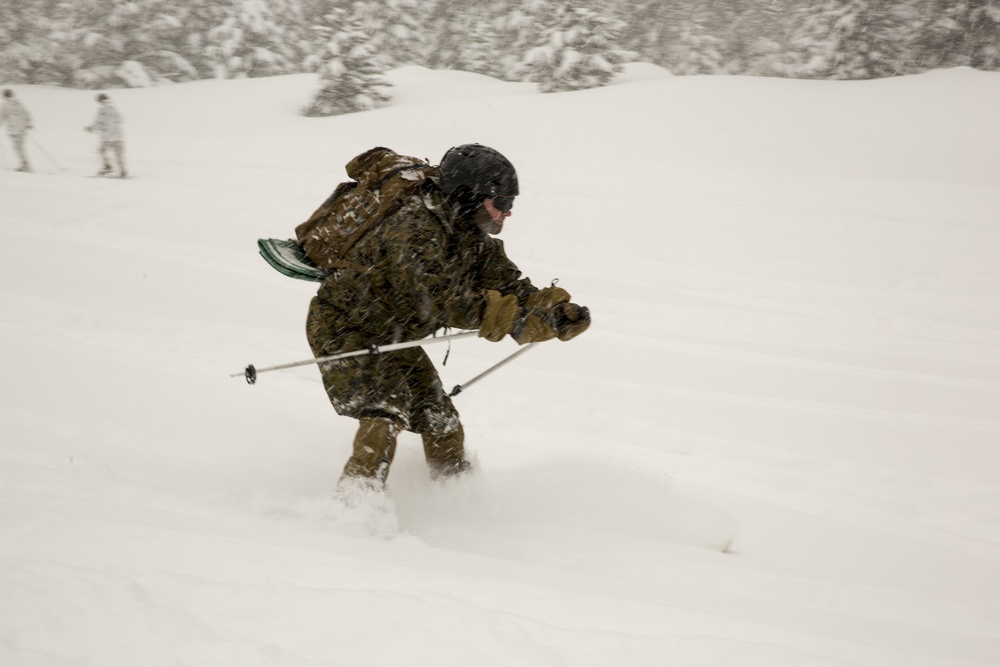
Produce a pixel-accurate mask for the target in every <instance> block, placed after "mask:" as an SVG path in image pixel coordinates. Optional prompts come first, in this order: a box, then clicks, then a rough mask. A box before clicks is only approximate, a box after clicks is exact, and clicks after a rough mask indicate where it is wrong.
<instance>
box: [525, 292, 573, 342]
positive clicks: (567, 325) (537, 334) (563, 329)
mask: <svg viewBox="0 0 1000 667" xmlns="http://www.w3.org/2000/svg"><path fill="white" fill-rule="evenodd" d="M569 299H570V296H569V292H567V291H566V290H564V289H563V288H561V287H556V286H555V285H553V286H551V287H546V288H544V289H540V290H538V291H537V292H535V293H534V294H532V295H531V296H529V297H528V298H527V299H526V300H525V302H524V310H523V311H522V315H521V318H520V319H519V320H518V323H517V325H516V326H515V327H514V331H513V333H512V334H511V335H512V336H513V337H514V340H516V341H517V342H518V343H519V344H521V345H523V344H524V343H539V342H542V341H546V340H551V339H553V338H558V339H559V340H563V341H566V340H570V339H572V338H576V337H577V336H579V335H580V334H582V333H583V332H584V331H586V330H587V327H589V326H590V311H589V310H588V309H587V308H585V307H584V306H580V305H578V304H575V303H572V302H570V300H569Z"/></svg>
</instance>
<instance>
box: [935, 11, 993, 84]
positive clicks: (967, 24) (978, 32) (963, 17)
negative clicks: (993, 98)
mask: <svg viewBox="0 0 1000 667" xmlns="http://www.w3.org/2000/svg"><path fill="white" fill-rule="evenodd" d="M917 46H918V47H919V48H920V51H921V55H922V58H921V60H922V61H923V62H924V63H925V64H926V66H929V67H955V66H959V65H967V66H970V67H976V68H979V69H984V70H998V69H1000V0H933V1H932V3H931V11H930V12H929V17H928V19H927V21H926V23H925V24H924V26H923V35H922V38H921V39H920V41H919V42H918V44H917Z"/></svg>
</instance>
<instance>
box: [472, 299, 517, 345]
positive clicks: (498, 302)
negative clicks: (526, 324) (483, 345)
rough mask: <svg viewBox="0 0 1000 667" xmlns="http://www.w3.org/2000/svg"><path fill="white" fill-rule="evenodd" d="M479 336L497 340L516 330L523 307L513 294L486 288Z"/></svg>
mask: <svg viewBox="0 0 1000 667" xmlns="http://www.w3.org/2000/svg"><path fill="white" fill-rule="evenodd" d="M484 301H485V302H484V304H483V317H482V322H481V323H480V325H479V337H480V338H485V339H486V340H488V341H492V342H494V343H495V342H497V341H498V340H500V339H502V338H503V337H504V336H506V335H507V334H509V333H511V332H512V331H513V330H514V325H515V324H516V323H517V319H518V316H519V315H520V312H521V308H520V306H518V305H517V297H516V296H514V295H513V294H508V295H507V296H504V295H502V294H500V292H498V291H496V290H492V289H491V290H486V294H485V299H484Z"/></svg>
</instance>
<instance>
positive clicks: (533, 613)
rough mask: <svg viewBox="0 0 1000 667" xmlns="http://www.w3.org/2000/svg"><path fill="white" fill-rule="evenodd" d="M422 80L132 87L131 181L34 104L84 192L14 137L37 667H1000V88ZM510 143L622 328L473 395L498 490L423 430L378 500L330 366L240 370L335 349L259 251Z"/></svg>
mask: <svg viewBox="0 0 1000 667" xmlns="http://www.w3.org/2000/svg"><path fill="white" fill-rule="evenodd" d="M389 79H390V80H391V81H392V82H393V83H394V84H395V88H394V89H393V91H392V92H393V94H394V95H395V97H396V102H395V103H394V104H393V105H391V106H389V107H386V108H383V109H379V110H374V111H369V112H365V113H358V114H350V115H345V116H339V117H332V118H323V119H307V118H303V117H301V116H299V115H297V110H298V109H299V108H300V107H301V106H302V105H303V104H305V103H306V102H307V101H308V99H309V98H310V96H311V94H312V92H313V90H314V88H315V85H316V83H315V78H314V77H312V76H306V75H301V76H287V77H277V78H270V79H254V80H234V81H202V82H197V83H190V84H182V85H173V86H164V87H158V88H148V89H134V90H121V91H112V92H111V96H112V98H113V99H114V101H115V103H116V105H117V107H118V108H119V109H120V110H121V111H122V113H123V115H124V117H125V120H126V123H125V131H126V137H127V153H128V159H129V161H130V171H131V172H132V173H133V174H134V175H135V178H134V179H130V180H125V181H118V180H107V179H95V178H87V176H90V175H92V174H93V173H94V172H95V171H96V157H95V152H94V150H95V145H94V143H93V142H94V141H95V139H94V137H93V136H92V135H88V134H86V133H84V132H83V131H82V128H83V127H84V126H85V125H87V124H88V123H89V122H90V120H91V119H92V118H93V115H94V113H95V112H96V104H95V103H94V101H93V93H92V92H88V91H78V90H65V89H56V88H46V87H32V86H15V87H14V89H15V91H16V92H17V94H18V96H19V97H20V98H21V99H22V101H23V102H24V103H25V104H26V105H27V107H28V108H29V110H30V111H31V112H32V114H33V115H34V119H35V127H36V128H37V133H36V134H35V135H34V136H35V139H36V142H37V143H30V142H29V149H30V151H31V156H32V159H33V161H34V164H35V166H36V168H38V170H39V171H40V172H44V171H48V172H52V173H48V174H47V173H36V174H21V173H15V172H13V171H11V170H10V169H11V167H12V166H14V165H13V156H12V155H11V152H10V150H9V144H7V143H4V153H3V156H4V157H5V160H6V165H5V166H6V169H4V170H3V171H0V204H2V205H0V239H2V243H3V246H4V247H5V248H6V249H7V251H6V252H5V253H4V261H3V262H2V264H0V275H2V286H3V287H2V290H0V312H2V313H3V314H2V316H0V342H2V344H0V368H2V370H3V377H4V382H3V383H2V384H0V427H2V433H3V436H2V439H0V522H2V526H3V529H2V531H0V664H3V665H17V666H22V665H31V666H36V665H37V666H49V665H101V666H107V665H199V666H200V665H213V666H214V665H240V666H241V667H242V666H247V665H280V666H289V665H294V666H299V665H303V666H305V665H309V666H313V665H351V666H357V665H389V664H392V665H430V664H433V665H438V666H447V665H462V666H465V665H470V664H475V665H514V664H516V665H546V666H547V665H574V666H576V665H613V664H614V665H617V664H620V665H726V666H730V665H767V666H768V667H785V666H788V667H812V666H820V665H822V666H831V665H866V666H878V667H883V666H889V665H906V666H908V667H909V666H940V667H959V666H971V665H977V666H978V665H981V666H987V665H989V666H992V665H996V664H1000V577H998V576H997V574H998V565H997V563H998V562H1000V560H998V559H1000V512H998V508H1000V446H998V445H1000V289H998V288H1000V261H998V260H1000V133H998V132H997V131H996V113H995V111H996V109H997V108H1000V74H996V73H983V72H977V71H973V70H969V69H956V70H948V71H938V72H931V73H927V74H923V75H919V76H912V77H904V78H897V79H892V80H884V81H866V82H819V81H791V80H770V79H755V78H738V77H721V76H720V77H671V76H669V75H667V74H666V73H665V72H664V71H663V70H660V69H658V68H651V67H648V66H630V67H629V69H628V71H627V72H626V73H625V74H624V75H623V76H622V77H620V79H619V80H618V81H617V82H616V84H615V85H613V86H609V87H606V88H602V89H597V90H589V91H579V92H573V93H564V94H552V95H542V94H538V93H535V92H534V91H533V89H532V87H531V86H530V85H528V84H516V83H515V84H512V83H504V82H500V81H492V80H490V79H486V78H484V77H479V76H475V75H469V74H465V73H460V72H430V71H428V70H424V69H421V68H405V69H401V70H396V71H393V72H390V73H389ZM473 141H477V142H481V143H485V144H489V145H492V146H494V147H496V148H497V149H499V150H500V151H501V152H503V153H504V154H505V155H507V156H508V157H509V158H511V159H512V160H513V161H514V163H515V164H516V165H517V167H518V170H519V175H520V177H521V184H522V196H521V197H519V199H518V202H517V205H516V206H515V208H514V216H513V217H512V218H511V221H510V222H509V224H508V225H507V228H506V230H505V231H504V235H503V238H504V239H505V243H506V246H507V250H508V253H509V255H510V256H511V257H512V258H513V259H514V260H515V261H516V262H517V263H518V265H519V266H520V267H521V268H522V269H523V270H524V271H525V273H526V274H527V275H529V276H531V277H532V279H533V280H534V282H535V283H536V284H539V285H542V284H547V283H548V282H549V281H551V280H552V279H555V278H558V279H559V280H560V285H561V286H563V287H565V288H566V289H568V290H569V291H570V292H571V293H572V294H573V297H574V300H576V301H578V302H580V303H583V304H585V305H587V306H589V307H590V308H591V311H592V313H593V317H594V325H593V326H592V327H591V330H590V331H588V332H587V333H586V334H585V335H583V336H581V337H580V338H578V339H576V340H574V341H571V342H569V343H559V342H552V343H547V344H545V345H541V346H538V347H537V349H533V350H531V351H530V352H528V353H527V354H526V355H524V356H522V357H520V358H519V359H518V360H516V361H515V362H514V363H512V364H510V365H508V366H505V367H504V368H503V369H501V370H500V371H498V372H497V373H496V374H494V375H491V376H490V377H488V378H487V379H485V380H483V381H482V382H480V383H478V384H477V385H476V386H474V387H472V388H470V389H469V390H468V391H467V392H463V393H462V395H460V396H458V397H457V398H456V403H457V405H458V407H459V409H460V410H461V412H462V414H463V419H464V422H465V425H466V432H467V436H468V443H469V446H470V449H471V450H473V451H474V453H475V456H476V460H477V463H478V467H479V469H478V472H477V474H476V475H475V476H474V477H472V478H469V479H467V480H460V481H457V482H455V483H451V484H447V485H444V486H439V485H435V484H432V483H431V482H430V481H429V480H428V478H427V473H426V467H425V465H424V463H423V460H422V454H421V451H420V446H419V440H418V439H417V438H416V436H413V435H412V434H404V436H403V437H402V439H401V442H400V448H399V453H398V454H397V461H396V464H395V465H394V467H393V470H392V475H391V476H390V488H391V499H388V500H387V502H386V504H385V505H384V506H381V507H377V506H364V505H362V506H359V507H356V508H354V509H353V510H348V509H346V508H344V507H343V506H341V505H338V504H337V503H336V502H335V501H334V500H333V489H334V484H335V482H336V480H337V477H338V475H339V473H340V469H341V467H342V466H343V463H344V461H345V460H346V457H347V454H348V451H349V447H350V441H351V437H352V435H353V431H354V423H353V422H351V421H350V420H346V419H342V418H340V417H338V416H337V415H336V414H335V413H334V412H333V410H332V409H331V408H330V406H329V404H328V402H327V400H326V397H325V395H324V393H323V390H322V386H321V384H320V383H319V378H318V373H317V371H316V369H315V368H314V367H311V366H306V367H302V368H296V369H291V370H287V371H278V372H273V373H266V374H261V376H260V378H259V380H258V383H257V385H256V386H253V387H249V386H247V385H246V383H245V382H244V381H243V380H242V379H241V378H240V377H235V378H234V377H231V375H232V374H237V375H238V374H240V373H241V372H242V369H243V367H244V366H245V365H246V364H247V363H250V362H253V363H255V364H257V365H258V366H267V365H273V364H278V363H284V362H289V361H295V360H299V359H307V358H309V356H310V352H309V349H308V346H307V344H306V342H305V337H304V332H303V323H304V318H305V311H306V308H307V306H308V302H309V299H310V298H311V295H312V294H313V292H314V286H313V285H311V284H308V283H304V282H299V281H294V280H291V279H288V278H285V277H283V276H281V275H279V274H278V273H276V272H274V271H272V270H271V269H269V268H268V267H267V265H266V264H265V263H264V262H263V261H262V260H261V259H260V257H258V256H257V253H256V248H255V241H256V239H257V238H258V237H278V238H286V237H288V236H290V235H291V234H292V233H293V228H294V226H295V225H296V224H298V223H299V222H301V221H302V220H304V219H305V218H306V217H307V216H308V215H309V214H310V213H311V212H312V210H313V209H314V208H315V207H316V206H317V205H318V204H319V203H320V202H321V201H322V200H323V199H324V198H325V197H326V195H327V194H328V192H329V191H330V190H331V189H332V187H333V186H334V185H335V184H336V183H337V182H339V181H341V180H343V179H344V172H343V165H344V164H346V162H347V161H348V160H349V159H350V158H351V157H352V156H354V155H355V154H356V153H359V152H361V151H363V150H366V149H368V148H370V147H372V146H375V145H385V146H390V147H392V148H394V149H396V150H399V151H401V152H404V153H407V154H410V155H418V156H422V157H428V158H430V159H432V160H435V161H436V160H437V159H439V158H440V156H441V155H443V153H444V151H445V150H446V149H447V148H449V147H450V146H453V145H456V144H460V143H466V142H473ZM39 146H41V147H43V148H44V149H45V150H46V151H47V152H48V154H49V155H50V156H51V158H53V159H54V160H55V163H57V165H58V168H57V167H56V165H54V164H53V162H52V160H49V159H47V158H46V157H45V155H44V154H43V153H42V152H40V150H39V149H38V147H39ZM516 349H517V348H516V345H514V344H513V343H512V342H510V341H506V342H502V343H498V344H490V343H487V342H484V341H481V340H476V339H472V340H468V339H466V340H461V341H457V342H455V343H454V344H453V345H452V347H451V353H450V358H449V361H448V365H447V366H445V367H443V369H442V377H443V380H444V382H445V385H446V386H447V387H451V386H453V385H455V384H461V383H464V382H466V381H467V380H469V379H470V378H471V377H473V376H474V375H476V374H477V373H479V372H480V371H481V370H483V369H484V368H486V367H487V366H489V365H491V364H493V363H495V362H496V361H498V360H500V359H501V358H503V357H504V356H506V355H508V354H510V353H512V352H513V351H515V350H516ZM428 350H429V353H430V354H431V355H432V358H434V359H435V360H437V361H438V362H440V361H441V360H442V359H443V357H444V353H445V348H444V346H434V347H431V348H428ZM730 539H731V540H733V545H732V548H731V550H730V553H725V554H724V553H721V552H720V551H719V548H720V547H721V546H722V545H723V544H724V543H725V542H726V541H728V540H730Z"/></svg>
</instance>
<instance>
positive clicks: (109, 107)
mask: <svg viewBox="0 0 1000 667" xmlns="http://www.w3.org/2000/svg"><path fill="white" fill-rule="evenodd" d="M97 103H98V104H100V105H101V106H100V108H99V109H98V110H97V117H96V118H94V122H93V123H91V124H90V125H89V126H87V127H85V128H83V129H85V130H86V131H87V132H96V133H97V134H98V135H99V136H100V137H101V147H100V149H99V153H100V156H101V160H103V161H104V164H103V165H102V166H101V170H100V171H99V172H97V175H98V176H107V175H109V174H110V173H111V172H112V171H113V169H112V168H111V156H112V155H114V157H115V160H116V161H117V162H118V176H120V177H121V178H125V177H126V176H128V171H127V170H126V169H125V135H124V133H123V132H122V124H123V122H124V121H123V119H122V115H121V114H120V113H119V112H118V109H116V108H115V105H113V104H112V103H111V98H110V97H108V96H107V95H105V94H104V93H101V94H100V95H98V96H97Z"/></svg>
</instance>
